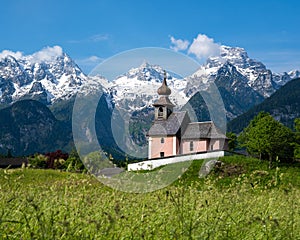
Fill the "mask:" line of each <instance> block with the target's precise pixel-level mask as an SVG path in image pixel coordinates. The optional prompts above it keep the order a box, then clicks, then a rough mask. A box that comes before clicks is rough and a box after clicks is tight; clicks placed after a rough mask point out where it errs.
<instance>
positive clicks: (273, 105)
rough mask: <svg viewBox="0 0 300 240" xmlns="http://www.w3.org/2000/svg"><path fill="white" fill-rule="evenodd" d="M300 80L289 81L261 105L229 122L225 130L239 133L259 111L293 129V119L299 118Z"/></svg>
mask: <svg viewBox="0 0 300 240" xmlns="http://www.w3.org/2000/svg"><path fill="white" fill-rule="evenodd" d="M299 96H300V78H297V79H294V80H291V81H290V82H288V83H287V84H286V85H284V86H283V87H281V88H280V89H279V90H277V91H276V92H275V93H274V94H273V95H271V96H270V97H269V98H267V99H266V100H264V101H263V102H262V103H261V104H258V105H257V106H254V107H253V108H251V109H250V110H249V111H247V112H245V113H244V114H242V115H240V116H238V117H237V118H235V119H233V120H232V121H230V122H229V123H228V125H227V130H228V131H231V132H235V133H239V132H241V131H242V130H243V129H244V128H245V127H246V126H247V125H248V124H249V122H250V121H251V120H252V119H253V118H254V117H255V116H256V115H257V114H258V113H259V112H261V111H265V112H268V113H270V114H271V115H272V116H273V117H274V118H275V119H276V120H278V121H280V122H281V123H283V124H284V125H286V126H288V127H291V128H292V127H293V123H294V119H295V118H299V117H300V97H299Z"/></svg>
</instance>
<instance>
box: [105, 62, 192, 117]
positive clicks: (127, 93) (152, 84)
mask: <svg viewBox="0 0 300 240" xmlns="http://www.w3.org/2000/svg"><path fill="white" fill-rule="evenodd" d="M163 78H164V70H163V69H162V68H161V67H160V66H158V65H151V64H149V63H147V62H144V63H143V64H142V65H141V66H140V67H137V68H132V69H130V70H129V71H128V72H127V73H125V74H123V75H121V76H119V77H117V78H116V79H115V80H113V81H111V82H108V81H106V82H105V81H102V84H103V86H104V88H105V89H106V91H107V93H108V95H109V96H110V100H111V101H112V102H113V104H114V105H115V106H117V107H118V108H119V109H124V110H126V111H134V110H141V109H143V108H145V107H150V106H151V105H152V104H153V103H154V101H156V100H157V98H158V94H157V89H158V88H159V87H160V86H161V83H162V81H163ZM167 83H168V85H169V87H170V88H171V90H172V94H171V95H170V99H171V101H172V102H173V103H174V104H175V105H176V106H177V107H182V106H183V105H184V104H185V103H186V102H187V101H188V98H187V97H186V95H185V94H184V89H185V87H186V80H183V79H176V78H175V77H173V76H172V75H171V74H170V73H167Z"/></svg>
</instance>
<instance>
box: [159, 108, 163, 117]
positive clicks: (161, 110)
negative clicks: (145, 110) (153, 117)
mask: <svg viewBox="0 0 300 240" xmlns="http://www.w3.org/2000/svg"><path fill="white" fill-rule="evenodd" d="M163 113H164V109H163V108H162V107H159V108H158V117H159V118H162V117H163Z"/></svg>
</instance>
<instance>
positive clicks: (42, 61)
mask: <svg viewBox="0 0 300 240" xmlns="http://www.w3.org/2000/svg"><path fill="white" fill-rule="evenodd" d="M87 81H88V78H87V76H86V75H85V74H84V73H83V72H82V71H81V70H80V68H79V67H78V66H77V65H76V63H75V62H74V61H73V60H72V59H71V58H70V57H69V56H68V55H67V54H66V53H64V52H63V50H62V48H61V47H59V46H54V47H47V48H45V49H42V50H41V51H39V52H36V53H34V54H32V55H27V56H24V55H23V54H21V53H19V52H17V53H13V52H11V51H3V52H2V53H1V54H0V91H1V92H2V95H1V96H0V103H2V104H10V103H12V102H15V101H17V100H19V99H23V98H35V97H37V96H38V99H39V100H41V101H43V102H44V103H46V104H52V103H53V102H55V101H57V100H58V99H69V98H70V97H72V96H73V95H74V94H75V93H76V92H77V91H78V90H79V89H80V88H81V86H82V84H84V83H86V82H87Z"/></svg>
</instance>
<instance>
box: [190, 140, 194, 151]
mask: <svg viewBox="0 0 300 240" xmlns="http://www.w3.org/2000/svg"><path fill="white" fill-rule="evenodd" d="M192 151H194V142H193V141H191V142H190V152H192Z"/></svg>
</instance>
